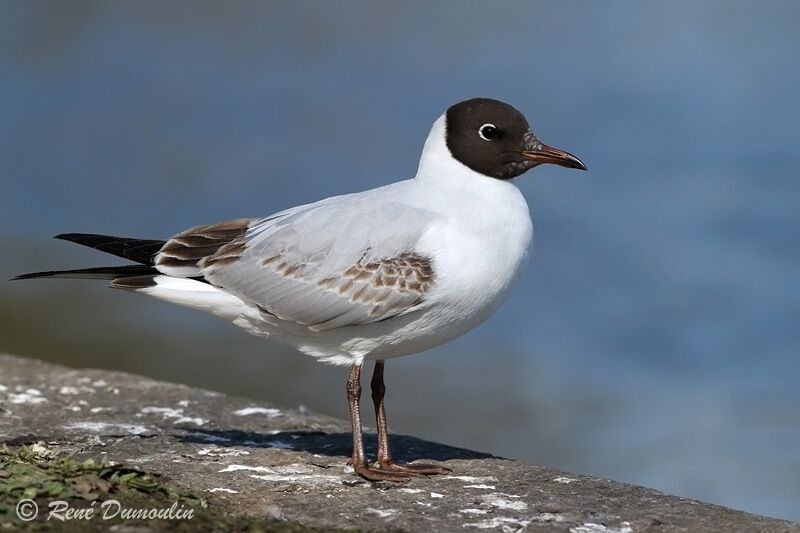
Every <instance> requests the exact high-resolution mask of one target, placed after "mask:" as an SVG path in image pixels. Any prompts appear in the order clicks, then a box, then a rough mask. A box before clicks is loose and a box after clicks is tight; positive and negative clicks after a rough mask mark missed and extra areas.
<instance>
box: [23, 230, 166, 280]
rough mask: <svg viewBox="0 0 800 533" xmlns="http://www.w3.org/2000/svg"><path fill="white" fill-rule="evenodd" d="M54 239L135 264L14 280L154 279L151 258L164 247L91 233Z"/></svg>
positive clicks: (26, 276)
mask: <svg viewBox="0 0 800 533" xmlns="http://www.w3.org/2000/svg"><path fill="white" fill-rule="evenodd" d="M55 238H56V239H61V240H65V241H70V242H74V243H77V244H81V245H83V246H88V247H90V248H94V249H95V250H100V251H101V252H106V253H109V254H112V255H116V256H118V257H122V258H124V259H129V260H131V261H134V262H136V263H138V264H136V265H124V266H111V267H95V268H81V269H77V270H49V271H46V272H31V273H30V274H21V275H19V276H17V277H15V278H13V279H15V280H18V279H34V278H73V279H106V280H113V281H114V282H116V281H122V280H124V279H126V278H132V277H140V276H157V275H158V274H159V272H158V270H156V268H155V266H154V265H155V262H154V257H155V255H156V254H157V253H158V251H159V250H160V249H161V247H162V246H164V243H165V241H157V240H145V239H131V238H128V237H112V236H110V235H95V234H91V233H64V234H61V235H56V236H55Z"/></svg>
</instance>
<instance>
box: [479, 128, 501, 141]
mask: <svg viewBox="0 0 800 533" xmlns="http://www.w3.org/2000/svg"><path fill="white" fill-rule="evenodd" d="M478 135H480V136H481V139H483V140H484V141H491V140H492V139H494V138H495V137H497V127H496V126H495V125H494V124H484V125H483V126H481V127H480V128H478Z"/></svg>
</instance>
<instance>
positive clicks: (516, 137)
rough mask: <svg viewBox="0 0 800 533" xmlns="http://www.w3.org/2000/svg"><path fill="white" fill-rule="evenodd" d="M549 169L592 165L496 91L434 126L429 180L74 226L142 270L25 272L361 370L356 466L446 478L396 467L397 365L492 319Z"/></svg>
mask: <svg viewBox="0 0 800 533" xmlns="http://www.w3.org/2000/svg"><path fill="white" fill-rule="evenodd" d="M543 163H553V164H556V165H560V166H563V167H568V168H575V169H581V170H586V167H585V166H584V164H583V163H582V162H581V161H580V160H579V159H578V158H577V157H575V156H574V155H572V154H570V153H568V152H565V151H563V150H559V149H557V148H552V147H550V146H547V145H545V144H543V143H542V142H540V141H539V139H538V138H537V136H536V135H535V134H534V133H533V131H532V130H531V127H530V126H529V124H528V121H527V119H526V118H525V116H524V115H523V114H522V113H520V112H519V111H518V110H517V109H515V108H514V107H512V106H510V105H508V104H506V103H503V102H500V101H498V100H493V99H488V98H473V99H470V100H465V101H463V102H459V103H457V104H455V105H453V106H452V107H450V108H449V109H448V110H447V111H446V112H445V113H444V114H442V115H441V116H440V117H439V118H438V119H437V120H436V122H434V124H433V127H432V128H431V130H430V133H429V134H428V137H427V140H426V141H425V145H424V147H423V150H422V156H421V158H420V161H419V167H418V169H417V173H416V176H415V177H414V178H412V179H409V180H404V181H399V182H396V183H392V184H390V185H386V186H383V187H378V188H375V189H371V190H368V191H363V192H358V193H354V194H346V195H343V196H335V197H332V198H327V199H324V200H321V201H318V202H315V203H312V204H307V205H301V206H299V207H293V208H291V209H287V210H285V211H281V212H279V213H275V214H273V215H270V216H267V217H263V218H240V219H236V220H229V221H226V222H220V223H216V224H209V225H203V226H197V227H193V228H190V229H187V230H186V231H183V232H181V233H178V234H177V235H175V236H173V237H172V238H170V239H168V240H166V241H163V240H144V239H134V238H126V237H113V236H108V235H96V234H84V233H68V234H62V235H57V236H56V238H57V239H63V240H66V241H71V242H74V243H77V244H81V245H85V246H89V247H91V248H95V249H97V250H99V251H102V252H107V253H110V254H114V255H117V256H120V257H123V258H125V259H128V260H130V261H132V262H133V263H135V264H132V265H125V266H114V267H100V268H88V269H80V270H61V271H49V272H36V273H31V274H24V275H21V276H18V277H17V278H15V279H27V278H45V277H51V278H90V279H106V280H110V281H111V283H110V286H111V287H113V288H117V289H124V290H128V291H133V292H138V293H142V294H146V295H148V296H152V297H154V298H158V299H161V300H165V301H167V302H171V303H174V304H178V305H182V306H186V307H190V308H194V309H199V310H202V311H206V312H208V313H212V314H214V315H216V316H218V317H220V318H223V319H225V320H228V321H231V322H233V323H234V324H236V325H237V326H240V327H242V328H244V329H245V330H246V331H248V332H249V333H252V334H254V335H258V336H261V337H265V338H270V339H274V340H276V341H278V342H282V343H285V344H288V345H290V346H292V347H294V348H296V349H297V350H299V351H300V352H303V353H306V354H308V355H311V356H313V357H315V358H317V359H319V360H320V361H322V362H325V363H331V364H334V365H348V366H350V367H351V369H350V374H349V377H348V380H347V400H348V403H349V408H350V416H351V423H352V432H353V453H352V465H353V469H354V471H355V473H356V474H358V475H359V476H361V477H363V478H365V479H367V480H370V481H380V480H386V481H395V482H405V481H408V480H409V479H410V476H415V475H434V474H444V473H446V472H449V469H447V468H444V467H442V466H439V465H435V464H420V463H399V462H395V461H393V460H392V456H391V453H390V450H389V436H388V427H387V422H386V411H385V408H384V394H385V386H384V382H383V373H384V363H385V361H386V360H387V359H390V358H393V357H399V356H403V355H409V354H413V353H417V352H421V351H424V350H428V349H430V348H433V347H435V346H438V345H441V344H443V343H445V342H448V341H450V340H452V339H454V338H456V337H458V336H460V335H463V334H464V333H466V332H467V331H469V330H471V329H473V328H474V327H476V326H477V325H478V324H480V323H481V322H483V321H484V320H486V319H487V318H488V317H489V316H490V315H491V314H492V313H493V312H494V311H495V310H497V308H498V307H499V306H500V304H501V303H502V302H503V301H504V300H505V299H506V298H507V296H508V295H509V293H510V292H511V289H512V286H513V284H514V282H515V280H516V279H517V277H518V274H519V271H520V266H521V265H522V263H523V260H524V258H525V256H526V254H527V251H528V248H529V244H530V241H531V237H532V234H533V226H532V223H531V217H530V211H529V209H528V205H527V203H526V201H525V199H524V197H523V195H522V193H521V192H520V190H519V189H518V188H517V186H516V185H515V183H514V178H516V177H518V176H520V175H522V174H523V173H525V172H527V171H528V170H530V169H532V168H534V167H536V166H537V165H540V164H543ZM366 361H374V362H375V366H374V371H373V375H372V381H371V391H372V400H373V403H374V407H375V412H376V419H377V431H378V451H377V460H376V461H373V462H371V461H369V460H368V459H367V457H366V455H365V451H364V444H363V437H362V428H361V414H360V399H361V370H362V366H363V365H364V363H365V362H366Z"/></svg>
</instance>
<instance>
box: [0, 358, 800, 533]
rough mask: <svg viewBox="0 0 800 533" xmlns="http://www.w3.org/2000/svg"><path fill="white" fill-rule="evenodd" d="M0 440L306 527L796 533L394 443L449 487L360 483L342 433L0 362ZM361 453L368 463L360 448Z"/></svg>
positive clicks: (68, 372)
mask: <svg viewBox="0 0 800 533" xmlns="http://www.w3.org/2000/svg"><path fill="white" fill-rule="evenodd" d="M0 402H2V403H0V407H2V410H0V441H2V442H5V443H7V444H9V445H21V444H32V443H36V442H38V441H44V442H46V443H48V446H49V447H50V448H51V449H53V448H55V449H60V450H63V451H69V452H78V453H79V454H86V455H88V456H93V457H98V456H101V455H104V456H107V457H108V458H109V459H110V460H113V461H118V462H124V463H127V464H130V465H138V466H140V467H142V468H143V469H145V470H147V471H150V472H153V473H158V474H162V475H164V476H166V477H167V478H169V479H171V480H172V481H174V482H175V483H177V484H180V485H183V486H185V487H187V488H188V489H190V490H192V491H193V492H195V493H197V494H204V495H205V498H206V499H207V500H208V502H209V504H210V505H211V506H212V507H217V508H220V509H225V510H227V512H230V513H239V514H246V515H257V516H267V517H272V518H276V519H281V520H282V519H286V520H293V521H298V522H300V523H302V524H305V525H310V526H331V527H359V528H366V529H372V530H379V531H382V530H393V531H462V532H463V531H470V530H486V531H520V530H523V529H524V530H525V531H537V530H542V531H571V532H573V533H600V532H604V533H612V532H614V533H625V532H638V531H646V532H653V533H657V532H662V531H664V532H666V531H692V532H696V531H762V532H778V531H780V532H789V531H796V532H800V525H798V524H793V523H790V522H786V521H782V520H776V519H771V518H766V517H761V516H756V515H752V514H748V513H744V512H741V511H735V510H732V509H728V508H725V507H719V506H715V505H711V504H708V503H703V502H699V501H694V500H689V499H686V498H678V497H675V496H669V495H665V494H662V493H660V492H657V491H655V490H651V489H646V488H642V487H637V486H633V485H627V484H623V483H617V482H615V481H610V480H606V479H597V478H592V477H587V476H581V475H575V474H570V473H565V472H560V471H556V470H553V469H550V468H546V467H541V466H532V465H526V464H523V463H521V462H518V461H513V460H508V459H502V458H498V457H492V456H489V455H487V454H482V453H478V452H473V451H469V450H464V449H458V448H453V447H449V446H444V445H441V444H436V443H431V442H425V441H422V440H419V439H415V438H413V437H406V436H395V437H394V438H393V445H394V450H396V452H397V453H396V455H397V456H398V457H397V458H398V459H401V460H403V459H414V458H425V459H433V460H436V461H440V462H441V464H444V465H446V466H448V467H449V468H451V469H452V470H453V472H452V474H451V475H448V476H443V477H431V478H418V479H417V478H415V479H413V480H412V481H411V482H409V483H407V484H404V485H395V484H388V483H367V482H365V481H363V480H361V479H359V478H357V477H355V476H354V475H353V474H352V469H351V468H350V467H348V466H347V464H346V462H347V458H348V455H349V452H350V434H349V426H348V424H347V423H346V422H344V421H341V420H336V419H333V418H329V417H324V416H319V415H314V414H310V413H306V412H299V411H295V410H288V409H278V408H276V407H274V406H271V405H268V404H264V403H260V402H254V401H249V400H247V399H244V398H237V397H230V396H225V395H222V394H218V393H214V392H209V391H204V390H198V389H193V388H189V387H185V386H182V385H176V384H171V383H162V382H157V381H153V380H150V379H146V378H143V377H139V376H134V375H130V374H123V373H118V372H108V371H101V370H74V369H68V368H64V367H60V366H56V365H51V364H47V363H43V362H40V361H36V360H31V359H25V358H18V357H12V356H3V355H0ZM370 437H371V438H370V441H369V451H370V452H371V453H372V452H374V436H372V435H371V436H370Z"/></svg>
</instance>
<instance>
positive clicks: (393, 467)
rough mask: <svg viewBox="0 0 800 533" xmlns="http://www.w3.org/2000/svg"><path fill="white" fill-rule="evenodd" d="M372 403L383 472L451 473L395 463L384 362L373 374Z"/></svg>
mask: <svg viewBox="0 0 800 533" xmlns="http://www.w3.org/2000/svg"><path fill="white" fill-rule="evenodd" d="M370 385H371V387H372V403H373V404H374V405H375V417H376V418H377V422H378V466H379V467H380V469H381V470H386V471H391V472H402V473H404V474H411V475H428V476H430V475H435V474H446V473H448V472H451V470H450V469H449V468H445V467H443V466H438V465H431V464H409V463H395V462H393V461H392V455H391V453H390V452H389V427H388V426H387V424H386V407H385V406H384V402H383V398H384V395H385V394H386V385H384V383H383V361H380V360H379V361H376V362H375V370H374V371H373V373H372V382H371V383H370Z"/></svg>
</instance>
